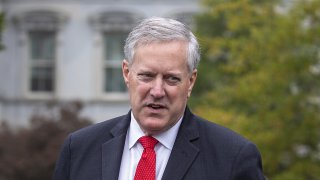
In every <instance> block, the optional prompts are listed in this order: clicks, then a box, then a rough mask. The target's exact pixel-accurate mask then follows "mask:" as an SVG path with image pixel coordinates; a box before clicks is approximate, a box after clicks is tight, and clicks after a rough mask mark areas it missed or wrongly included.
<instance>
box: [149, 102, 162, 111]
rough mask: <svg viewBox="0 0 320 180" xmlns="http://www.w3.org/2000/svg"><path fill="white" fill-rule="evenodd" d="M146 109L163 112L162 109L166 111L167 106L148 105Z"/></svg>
mask: <svg viewBox="0 0 320 180" xmlns="http://www.w3.org/2000/svg"><path fill="white" fill-rule="evenodd" d="M146 107H148V108H151V109H154V110H161V109H166V108H167V107H166V105H164V104H158V103H147V104H146Z"/></svg>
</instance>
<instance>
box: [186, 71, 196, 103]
mask: <svg viewBox="0 0 320 180" xmlns="http://www.w3.org/2000/svg"><path fill="white" fill-rule="evenodd" d="M197 75H198V71H197V69H195V70H193V72H192V74H191V76H190V79H189V83H190V84H189V89H188V97H190V95H191V92H192V88H193V86H194V84H195V82H196V80H197Z"/></svg>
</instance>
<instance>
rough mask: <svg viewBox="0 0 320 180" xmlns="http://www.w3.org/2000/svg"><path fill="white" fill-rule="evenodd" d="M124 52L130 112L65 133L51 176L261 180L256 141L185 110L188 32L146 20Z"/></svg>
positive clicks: (191, 54)
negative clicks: (65, 136) (68, 133)
mask: <svg viewBox="0 0 320 180" xmlns="http://www.w3.org/2000/svg"><path fill="white" fill-rule="evenodd" d="M124 52H125V60H124V61H123V63H122V72H123V77H124V81H125V83H126V85H127V87H128V90H129V95H130V104H131V108H132V109H131V111H130V112H129V113H128V114H127V115H124V116H121V117H117V118H114V119H111V120H108V121H105V122H102V123H99V124H96V125H93V126H89V127H86V128H84V129H81V130H79V131H76V132H74V133H72V134H70V135H69V137H68V138H67V140H66V141H65V144H64V145H63V148H62V151H61V154H60V158H59V160H58V162H57V165H56V171H55V176H54V179H56V180H67V179H70V180H71V179H72V180H82V179H83V180H88V179H90V180H91V179H92V180H100V179H102V180H116V179H120V180H132V179H135V180H138V179H143V180H146V179H157V180H160V179H163V180H179V179H184V180H214V179H217V180H227V179H230V180H234V179H238V180H251V179H252V180H253V179H254V180H259V179H264V177H263V173H262V167H261V158H260V154H259V152H258V150H257V148H256V147H255V145H254V144H252V143H251V142H249V141H248V140H246V139H244V138H243V137H241V136H240V135H238V134H236V133H234V132H232V131H230V130H228V129H226V128H223V127H221V126H219V125H217V124H214V123H211V122H209V121H207V120H204V119H202V118H200V117H197V116H195V115H193V114H192V113H191V112H190V110H189V109H188V107H187V100H188V98H189V96H190V94H191V91H192V88H193V86H194V84H195V81H196V78H197V69H196V68H197V65H198V63H199V60H200V56H199V45H198V42H197V40H196V38H195V37H194V35H193V34H192V32H190V31H189V30H188V29H187V28H186V27H185V26H184V25H183V24H182V23H180V22H178V21H175V20H172V19H165V18H150V19H146V20H144V21H142V22H141V23H140V24H139V25H138V26H137V27H135V28H134V29H133V31H132V32H131V33H130V34H129V36H128V38H127V40H126V44H125V48H124ZM146 144H148V145H149V146H148V147H147V146H146ZM151 144H152V145H151Z"/></svg>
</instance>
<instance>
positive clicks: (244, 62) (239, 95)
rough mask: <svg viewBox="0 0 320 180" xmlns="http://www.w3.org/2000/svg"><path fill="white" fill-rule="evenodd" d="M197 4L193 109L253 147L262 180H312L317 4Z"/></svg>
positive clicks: (317, 136) (319, 117) (211, 0)
mask: <svg viewBox="0 0 320 180" xmlns="http://www.w3.org/2000/svg"><path fill="white" fill-rule="evenodd" d="M204 3H205V6H206V7H207V11H206V12H205V13H204V14H202V15H200V16H199V17H198V18H197V23H198V24H197V27H198V30H197V34H198V37H199V39H200V43H201V45H202V54H203V55H202V62H201V63H200V66H199V76H198V82H197V85H196V87H195V89H194V94H195V95H196V97H197V98H193V99H191V105H192V106H193V107H194V108H193V109H195V111H196V112H197V113H198V114H200V115H202V116H204V117H206V118H208V119H212V120H213V121H215V122H218V123H219V124H222V125H225V126H227V127H230V128H232V129H234V130H235V131H237V132H239V133H240V134H242V135H244V136H246V137H247V138H249V139H251V140H252V141H254V142H255V143H256V144H257V145H258V147H259V149H260V151H261V153H262V157H263V165H264V171H265V175H266V176H267V177H268V178H269V179H281V180H283V179H284V180H285V179H317V178H319V177H320V171H319V169H320V157H319V156H320V155H319V154H320V147H319V143H320V104H319V103H318V104H317V103H316V102H315V100H316V98H317V97H320V93H319V92H320V77H319V76H320V68H319V64H320V59H319V58H320V48H319V47H320V46H319V45H320V36H319V34H320V16H319V11H320V1H315V0H314V1H312V0H308V1H303V0H300V1H295V3H292V4H286V6H285V7H286V8H287V9H282V10H279V9H280V8H279V5H280V4H278V2H277V1H268V0H265V1H263V0H260V1H250V0H227V1H219V0H206V1H205V2H204ZM289 5H290V6H289ZM194 97H195V96H194Z"/></svg>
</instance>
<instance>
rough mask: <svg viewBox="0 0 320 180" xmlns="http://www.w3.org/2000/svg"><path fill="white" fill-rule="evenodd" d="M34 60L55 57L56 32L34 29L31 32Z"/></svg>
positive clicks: (48, 59)
mask: <svg viewBox="0 0 320 180" xmlns="http://www.w3.org/2000/svg"><path fill="white" fill-rule="evenodd" d="M29 38H30V50H31V52H30V53H31V59H32V60H46V61H50V60H53V59H54V58H55V33H54V32H50V31H32V32H30V33H29Z"/></svg>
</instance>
